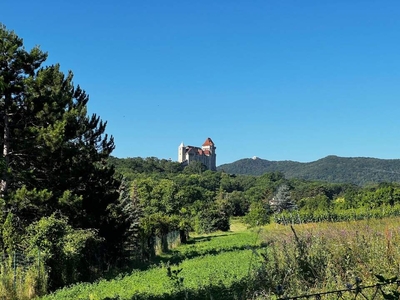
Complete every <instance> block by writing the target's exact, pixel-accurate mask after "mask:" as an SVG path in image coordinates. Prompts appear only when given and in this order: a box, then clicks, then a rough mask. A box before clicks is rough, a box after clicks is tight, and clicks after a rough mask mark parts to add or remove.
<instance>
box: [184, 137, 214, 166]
mask: <svg viewBox="0 0 400 300" xmlns="http://www.w3.org/2000/svg"><path fill="white" fill-rule="evenodd" d="M215 149H217V147H215V144H214V142H213V141H212V139H210V138H207V139H206V141H205V142H204V143H203V146H201V148H200V147H195V146H185V145H184V144H183V142H182V143H181V144H180V145H179V148H178V162H180V163H182V164H185V165H189V164H190V163H191V162H193V161H199V162H201V163H202V164H204V165H205V166H206V167H207V169H209V170H211V171H216V170H217V155H216V153H215Z"/></svg>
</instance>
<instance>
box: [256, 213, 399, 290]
mask: <svg viewBox="0 0 400 300" xmlns="http://www.w3.org/2000/svg"><path fill="white" fill-rule="evenodd" d="M262 239H263V240H264V241H268V242H269V247H267V249H266V250H265V251H264V252H263V253H262V257H263V267H262V268H260V269H258V270H256V272H257V276H255V280H256V281H259V282H260V283H261V282H262V284H259V286H258V289H259V292H261V293H262V294H268V295H271V294H274V293H275V292H276V289H277V288H283V289H284V291H285V293H286V294H290V295H300V294H305V293H311V292H323V291H328V290H335V289H341V288H344V287H346V285H348V284H349V283H352V282H354V280H355V278H360V279H362V280H363V284H373V283H375V282H376V277H375V275H377V274H382V275H384V276H398V275H399V273H400V247H398V246H397V245H399V244H400V219H398V218H390V219H379V220H373V219H370V220H364V221H352V222H341V223H310V224H303V225H293V226H283V225H276V224H275V225H269V226H268V227H266V230H265V231H264V233H263V237H262Z"/></svg>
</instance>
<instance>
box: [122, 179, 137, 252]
mask: <svg viewBox="0 0 400 300" xmlns="http://www.w3.org/2000/svg"><path fill="white" fill-rule="evenodd" d="M119 191H120V197H119V208H120V212H121V218H122V220H123V221H124V222H125V223H126V225H127V228H126V230H125V249H127V250H128V255H129V256H130V257H136V258H138V257H141V256H142V253H141V249H142V246H141V238H142V237H141V230H140V219H141V218H142V217H143V211H142V208H141V205H140V202H139V197H138V194H137V189H136V186H135V185H134V186H133V188H132V192H131V191H130V188H129V184H128V182H127V180H126V179H125V178H123V179H122V181H121V186H120V190H119Z"/></svg>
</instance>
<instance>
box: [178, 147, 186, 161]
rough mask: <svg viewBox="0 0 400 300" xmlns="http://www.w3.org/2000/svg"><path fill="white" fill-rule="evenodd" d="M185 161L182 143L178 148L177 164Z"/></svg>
mask: <svg viewBox="0 0 400 300" xmlns="http://www.w3.org/2000/svg"><path fill="white" fill-rule="evenodd" d="M185 160H186V157H185V145H184V144H183V142H182V143H181V144H180V145H179V147H178V162H180V163H181V162H184V161H185Z"/></svg>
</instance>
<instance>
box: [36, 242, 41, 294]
mask: <svg viewBox="0 0 400 300" xmlns="http://www.w3.org/2000/svg"><path fill="white" fill-rule="evenodd" d="M37 282H38V290H39V293H40V292H41V291H42V279H41V278H40V249H38V279H37Z"/></svg>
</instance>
